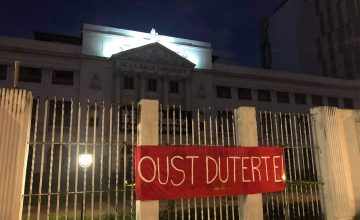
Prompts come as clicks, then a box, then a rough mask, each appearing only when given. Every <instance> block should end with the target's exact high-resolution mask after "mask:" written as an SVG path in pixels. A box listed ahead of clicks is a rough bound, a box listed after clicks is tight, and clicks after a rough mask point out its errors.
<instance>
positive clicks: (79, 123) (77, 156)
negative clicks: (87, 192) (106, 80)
mask: <svg viewBox="0 0 360 220" xmlns="http://www.w3.org/2000/svg"><path fill="white" fill-rule="evenodd" d="M80 128H81V104H80V102H79V103H78V114H77V133H76V162H75V186H74V188H75V190H74V191H75V193H74V219H76V211H77V207H76V206H77V196H78V181H79V166H78V164H79V148H80Z"/></svg>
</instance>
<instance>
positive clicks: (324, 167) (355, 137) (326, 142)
mask: <svg viewBox="0 0 360 220" xmlns="http://www.w3.org/2000/svg"><path fill="white" fill-rule="evenodd" d="M311 115H312V118H313V137H314V143H315V146H316V147H318V148H319V152H320V153H319V154H318V155H317V157H316V158H315V159H317V161H318V164H317V165H318V175H319V177H320V181H321V182H323V183H324V184H323V187H322V196H323V202H324V209H325V210H324V211H325V218H326V219H353V216H354V215H355V214H356V212H359V211H360V172H359V170H358V168H359V161H360V152H359V151H360V148H359V146H360V145H359V140H360V129H359V128H360V125H359V119H360V112H359V111H353V110H340V109H337V108H335V107H317V108H312V109H311Z"/></svg>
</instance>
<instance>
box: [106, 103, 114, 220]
mask: <svg viewBox="0 0 360 220" xmlns="http://www.w3.org/2000/svg"><path fill="white" fill-rule="evenodd" d="M109 117H110V118H109V120H110V121H109V122H110V123H109V149H108V157H109V161H108V182H107V214H108V218H110V207H111V204H110V201H111V198H110V195H111V193H110V190H111V154H112V150H111V147H112V144H113V143H112V130H113V104H111V105H110V112H109Z"/></svg>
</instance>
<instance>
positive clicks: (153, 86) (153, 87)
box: [148, 79, 156, 92]
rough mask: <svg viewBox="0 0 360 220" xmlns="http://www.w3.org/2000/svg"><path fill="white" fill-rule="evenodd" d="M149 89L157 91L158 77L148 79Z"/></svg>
mask: <svg viewBox="0 0 360 220" xmlns="http://www.w3.org/2000/svg"><path fill="white" fill-rule="evenodd" d="M148 91H152V92H156V79H148Z"/></svg>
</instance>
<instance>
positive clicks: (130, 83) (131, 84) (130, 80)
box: [124, 76, 134, 89]
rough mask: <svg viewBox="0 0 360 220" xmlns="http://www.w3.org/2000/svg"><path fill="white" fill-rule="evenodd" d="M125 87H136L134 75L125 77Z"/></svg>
mask: <svg viewBox="0 0 360 220" xmlns="http://www.w3.org/2000/svg"><path fill="white" fill-rule="evenodd" d="M124 89H134V77H131V76H125V77H124Z"/></svg>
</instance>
